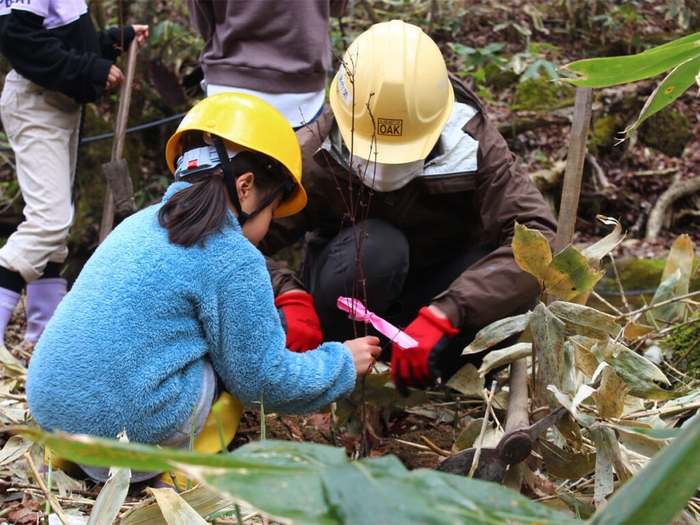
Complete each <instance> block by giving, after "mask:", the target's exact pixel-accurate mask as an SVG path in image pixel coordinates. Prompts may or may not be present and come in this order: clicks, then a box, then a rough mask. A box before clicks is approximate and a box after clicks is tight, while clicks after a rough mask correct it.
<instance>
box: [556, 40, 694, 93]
mask: <svg viewBox="0 0 700 525" xmlns="http://www.w3.org/2000/svg"><path fill="white" fill-rule="evenodd" d="M698 55H700V33H695V34H693V35H688V36H686V37H683V38H679V39H678V40H675V41H673V42H669V43H667V44H663V45H661V46H657V47H654V48H652V49H649V50H647V51H644V52H642V53H638V54H636V55H630V56H622V57H603V58H587V59H584V60H577V61H576V62H572V63H570V64H566V65H564V66H561V67H560V68H559V69H563V70H564V71H568V72H570V73H574V74H578V77H577V78H573V79H571V78H565V79H563V80H564V81H565V82H570V83H572V84H574V85H576V86H581V87H590V88H602V87H608V86H614V85H616V84H627V83H629V82H636V81H638V80H643V79H645V78H651V77H654V76H656V75H660V74H662V73H664V72H666V71H669V70H670V69H673V68H674V67H676V66H677V65H679V64H681V63H683V62H685V61H686V60H689V59H692V58H695V57H697V56H698Z"/></svg>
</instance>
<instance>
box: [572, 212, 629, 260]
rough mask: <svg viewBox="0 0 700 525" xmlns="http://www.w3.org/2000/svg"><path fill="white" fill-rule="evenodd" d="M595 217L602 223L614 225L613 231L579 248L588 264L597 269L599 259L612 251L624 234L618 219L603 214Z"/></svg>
mask: <svg viewBox="0 0 700 525" xmlns="http://www.w3.org/2000/svg"><path fill="white" fill-rule="evenodd" d="M596 218H597V219H598V220H599V221H600V222H602V223H603V224H607V225H608V226H611V225H612V226H614V228H613V231H611V232H610V233H609V234H607V235H606V236H605V237H603V238H602V239H600V240H598V241H597V242H595V243H593V244H591V245H590V246H587V247H586V248H584V249H583V250H581V254H582V255H583V256H584V257H585V258H586V260H587V261H588V265H589V266H590V267H591V268H596V269H597V268H599V267H600V261H601V259H603V257H605V256H606V255H608V254H609V253H610V252H611V251H613V249H614V248H615V247H616V246H617V245H618V244H620V243H621V242H622V241H623V240H624V238H625V236H624V235H623V234H622V224H620V221H617V220H615V219H613V218H612V217H606V216H604V215H597V216H596Z"/></svg>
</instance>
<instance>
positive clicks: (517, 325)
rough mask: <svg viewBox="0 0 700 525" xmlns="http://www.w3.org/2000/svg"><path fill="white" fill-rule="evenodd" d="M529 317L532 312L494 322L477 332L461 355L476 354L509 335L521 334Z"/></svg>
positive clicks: (528, 321)
mask: <svg viewBox="0 0 700 525" xmlns="http://www.w3.org/2000/svg"><path fill="white" fill-rule="evenodd" d="M531 317H532V312H526V313H524V314H520V315H514V316H513V317H506V318H505V319H499V320H498V321H494V322H493V323H491V324H490V325H488V326H485V327H484V328H482V329H481V330H479V332H478V333H477V334H476V337H475V338H474V340H473V341H472V342H471V343H469V344H468V345H467V346H466V347H465V349H464V350H463V351H462V355H468V354H478V353H479V352H483V351H484V350H488V349H489V348H491V347H492V346H494V345H496V344H498V343H500V342H501V341H504V340H506V339H508V338H509V337H510V336H511V335H514V334H519V333H521V332H523V331H524V330H525V329H526V328H527V327H528V325H529V324H530V318H531Z"/></svg>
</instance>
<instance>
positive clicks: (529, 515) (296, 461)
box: [11, 427, 580, 525]
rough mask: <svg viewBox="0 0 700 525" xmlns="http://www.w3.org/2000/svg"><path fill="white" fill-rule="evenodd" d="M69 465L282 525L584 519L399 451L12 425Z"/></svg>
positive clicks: (564, 524)
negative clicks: (197, 486)
mask: <svg viewBox="0 0 700 525" xmlns="http://www.w3.org/2000/svg"><path fill="white" fill-rule="evenodd" d="M11 430H13V431H15V432H20V433H22V434H24V435H26V436H28V437H30V438H32V439H34V440H36V441H37V442H41V443H43V444H45V445H47V446H50V447H51V449H52V450H53V451H55V452H56V453H58V454H59V455H61V456H62V457H64V458H66V459H69V460H71V461H77V462H83V463H88V464H92V465H97V466H109V465H110V464H112V465H114V466H124V467H130V468H138V469H139V470H166V469H170V468H172V467H175V468H177V470H179V471H182V472H184V473H185V474H188V475H190V476H192V477H194V478H196V479H198V480H199V481H201V482H203V483H205V484H206V485H207V486H208V487H209V488H210V489H213V490H214V491H216V492H217V493H219V494H221V495H222V496H226V497H228V498H230V499H231V500H232V501H234V502H245V503H248V504H249V505H250V506H252V507H254V508H256V509H259V510H260V511H261V512H263V513H265V514H266V515H269V516H271V517H273V518H275V519H279V520H280V521H283V522H284V523H303V524H305V525H315V524H319V525H326V524H328V525H331V524H333V525H335V524H342V523H405V524H407V525H411V524H418V523H428V522H429V523H435V524H438V525H439V524H443V523H444V524H456V523H479V524H494V525H496V524H503V523H533V524H534V523H543V524H546V523H551V524H560V525H574V524H576V523H580V522H578V521H576V520H574V519H572V518H569V517H568V516H566V515H565V514H562V513H560V512H558V511H555V510H551V509H549V508H547V507H545V506H544V505H541V504H539V503H537V502H535V501H532V500H531V499H529V498H527V497H525V496H522V495H521V494H519V493H517V492H515V491H512V490H510V489H507V488H505V487H502V486H500V485H496V484H494V483H489V482H484V481H479V480H475V479H470V478H466V477H462V476H456V475H453V474H447V473H444V472H438V471H434V470H428V469H418V470H415V471H410V470H408V469H406V468H405V467H404V466H403V464H401V462H400V461H399V460H398V459H397V458H396V457H395V456H384V457H381V458H371V459H363V460H359V461H353V462H350V461H349V460H348V458H347V455H346V452H345V449H343V448H335V447H330V446H326V445H318V444H312V443H295V442H281V441H272V440H268V441H261V442H257V443H249V444H247V445H244V446H242V447H240V448H238V449H236V450H235V451H234V452H232V453H231V454H200V453H196V452H190V451H187V450H175V449H162V448H159V447H155V446H148V445H138V444H135V443H120V442H118V441H117V440H113V439H103V438H91V437H86V436H71V435H67V434H62V435H61V437H58V436H57V435H55V434H49V433H46V432H43V431H41V430H39V429H37V428H29V427H13V428H12V429H11Z"/></svg>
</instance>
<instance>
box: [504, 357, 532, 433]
mask: <svg viewBox="0 0 700 525" xmlns="http://www.w3.org/2000/svg"><path fill="white" fill-rule="evenodd" d="M529 424H530V412H529V409H528V393H527V362H526V361H525V359H518V360H517V361H513V362H512V363H511V364H510V392H509V394H508V414H507V416H506V433H509V432H512V431H514V430H517V429H519V428H525V427H527V426H528V425H529Z"/></svg>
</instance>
